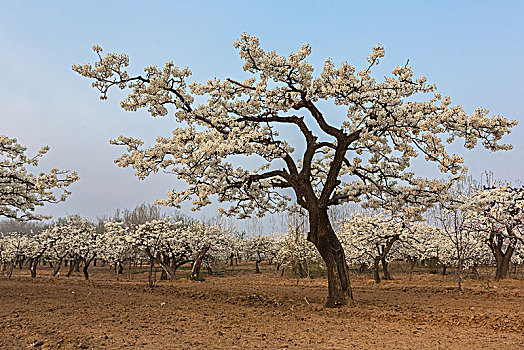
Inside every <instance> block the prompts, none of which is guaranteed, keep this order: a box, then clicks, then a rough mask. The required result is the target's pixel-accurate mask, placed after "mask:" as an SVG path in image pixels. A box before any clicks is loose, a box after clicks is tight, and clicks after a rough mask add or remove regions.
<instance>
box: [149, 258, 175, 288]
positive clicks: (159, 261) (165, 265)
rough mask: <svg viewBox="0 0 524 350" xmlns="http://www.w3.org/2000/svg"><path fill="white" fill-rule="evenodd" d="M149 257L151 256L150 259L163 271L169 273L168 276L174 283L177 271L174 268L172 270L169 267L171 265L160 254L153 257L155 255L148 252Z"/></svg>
mask: <svg viewBox="0 0 524 350" xmlns="http://www.w3.org/2000/svg"><path fill="white" fill-rule="evenodd" d="M146 253H147V255H148V256H149V259H151V260H153V261H154V262H155V263H157V264H158V265H160V266H161V267H162V269H163V271H165V272H166V273H167V275H168V276H169V278H170V279H171V280H172V281H174V280H175V270H174V269H173V268H171V266H169V263H166V262H165V261H164V260H163V259H162V257H161V256H160V253H157V255H156V256H153V254H151V252H149V251H146Z"/></svg>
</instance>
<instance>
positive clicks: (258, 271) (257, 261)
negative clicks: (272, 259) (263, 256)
mask: <svg viewBox="0 0 524 350" xmlns="http://www.w3.org/2000/svg"><path fill="white" fill-rule="evenodd" d="M261 262H262V260H258V259H257V260H256V261H255V273H260V267H259V266H258V264H260V263H261Z"/></svg>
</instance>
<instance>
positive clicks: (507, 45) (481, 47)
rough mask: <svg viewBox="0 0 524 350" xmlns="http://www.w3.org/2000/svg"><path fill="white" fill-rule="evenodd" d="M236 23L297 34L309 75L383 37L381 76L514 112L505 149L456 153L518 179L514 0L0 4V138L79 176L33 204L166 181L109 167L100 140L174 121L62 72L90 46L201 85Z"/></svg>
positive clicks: (126, 199)
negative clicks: (167, 67) (407, 77)
mask: <svg viewBox="0 0 524 350" xmlns="http://www.w3.org/2000/svg"><path fill="white" fill-rule="evenodd" d="M243 32H248V33H250V34H254V35H257V36H259V37H260V39H261V43H262V46H263V47H264V48H265V49H268V50H273V49H274V50H276V51H277V52H278V53H279V54H282V55H287V54H289V53H290V52H291V51H296V50H297V49H298V48H299V47H300V45H301V44H302V43H304V42H308V43H310V45H311V46H312V49H313V53H312V55H311V58H310V62H311V63H312V64H314V66H316V67H317V70H318V69H321V68H322V64H323V62H324V59H325V58H327V57H331V58H333V59H334V61H335V62H336V63H340V62H342V61H346V60H347V61H349V62H350V63H352V64H354V65H356V66H357V67H359V66H362V65H363V64H364V63H365V58H366V56H367V54H368V53H369V52H370V50H371V48H372V47H373V46H374V45H375V44H376V43H381V44H383V45H384V46H385V48H386V57H385V59H384V60H383V61H382V62H381V67H382V69H384V72H386V71H391V69H392V68H393V67H394V66H396V65H399V64H404V63H405V62H406V60H407V59H409V60H410V65H411V66H412V67H413V69H414V71H415V74H416V75H424V76H427V77H428V79H429V81H430V82H432V83H436V84H437V86H438V88H439V90H440V91H441V92H442V93H443V94H444V95H450V96H451V97H452V102H453V104H459V105H461V106H463V108H464V109H465V110H466V111H467V112H472V111H473V110H474V109H475V108H476V107H477V106H482V107H485V108H488V109H490V111H491V113H493V114H501V115H504V116H506V117H507V118H510V119H517V120H519V121H520V123H521V124H520V125H518V126H517V127H516V128H515V129H514V131H513V133H512V134H511V135H510V136H507V137H506V138H505V139H504V140H505V141H506V142H508V143H512V144H513V145H514V146H515V149H514V150H513V151H510V152H504V153H502V152H498V153H490V152H487V151H484V150H481V149H477V150H474V151H472V152H467V151H461V152H460V154H461V155H462V156H464V158H465V160H466V163H467V165H468V166H469V168H470V172H471V173H472V174H473V175H474V176H477V177H478V176H479V175H480V174H481V173H482V172H483V171H484V170H493V171H494V173H495V176H496V177H498V178H502V179H507V180H512V181H514V180H517V179H521V180H522V179H524V165H523V160H524V153H523V151H522V147H523V146H524V143H523V139H524V131H523V127H524V126H523V125H522V124H524V123H523V122H524V117H523V115H524V88H523V85H522V84H523V81H524V69H523V67H522V63H523V62H524V2H522V1H497V2H494V1H359V2H357V1H323V2H320V1H227V2H226V1H224V2H219V1H183V2H181V1H148V2H138V1H111V2H108V1H89V2H80V1H77V2H73V1H53V2H43V1H23V2H22V1H4V0H0V53H1V54H0V63H1V64H0V76H1V77H2V83H1V84H0V133H2V134H7V135H8V136H11V137H17V138H18V139H19V141H20V142H21V143H22V144H24V145H26V146H28V147H29V150H30V153H34V152H36V151H37V149H38V148H39V146H41V145H44V144H48V145H50V147H51V151H50V152H49V153H48V155H47V156H46V158H45V160H44V161H43V162H42V163H41V165H42V167H43V168H44V169H49V168H50V167H54V166H56V167H58V168H66V169H74V170H76V171H78V173H79V175H80V177H81V180H80V182H78V183H77V184H75V185H74V186H73V187H72V190H73V192H74V193H73V195H72V196H71V198H70V199H69V200H68V201H67V202H66V203H63V204H60V205H54V206H51V205H50V206H47V207H45V208H44V209H42V211H41V212H43V213H47V214H51V215H54V216H62V215H65V214H66V213H69V214H73V213H79V214H81V215H85V216H87V217H90V218H94V217H96V216H97V215H102V214H110V213H112V212H114V210H115V208H117V207H120V208H126V207H127V208H129V207H133V206H135V205H137V204H139V203H142V202H152V201H154V200H155V199H159V198H163V197H164V194H165V193H166V192H167V191H168V190H169V189H170V188H171V187H172V186H173V185H174V184H175V182H174V179H173V177H170V176H166V175H158V176H153V177H151V178H149V179H147V180H145V181H138V180H137V179H136V178H135V177H134V176H133V171H132V170H131V169H122V168H118V167H116V166H115V165H114V164H113V159H114V158H115V157H116V156H118V155H119V154H120V153H121V150H120V149H119V148H117V147H114V146H110V145H109V143H108V140H109V139H110V138H115V137H117V136H118V135H121V134H122V135H128V136H135V137H141V138H143V139H144V140H145V141H146V142H149V143H150V142H152V141H153V140H154V138H155V136H157V135H169V133H170V130H171V129H172V128H173V126H174V125H175V123H174V121H173V120H172V119H171V118H163V119H161V118H155V119H153V118H150V117H148V115H147V113H145V112H144V111H141V112H138V113H128V112H124V111H123V110H121V109H120V107H119V97H121V95H119V94H118V93H112V94H110V98H109V100H108V101H100V100H99V99H98V96H97V94H96V91H95V90H94V89H92V88H91V84H90V82H89V81H88V80H86V79H84V78H82V77H80V76H78V75H77V74H76V73H74V72H72V70H71V65H72V64H74V63H84V62H92V61H93V59H94V56H93V53H92V51H91V46H92V45H93V44H95V43H96V44H99V45H101V46H102V47H103V48H104V49H105V51H106V52H108V51H116V52H126V53H127V54H129V56H130V58H131V68H130V71H131V72H137V73H138V72H141V70H142V68H143V67H144V66H146V65H149V64H157V65H162V64H163V63H164V61H166V60H173V61H174V62H175V64H177V65H180V66H189V67H190V68H191V69H192V71H193V77H194V79H195V80H197V81H205V80H207V79H211V78H213V77H219V78H223V77H227V76H228V75H233V76H239V75H241V74H242V70H241V61H240V59H239V58H238V55H237V53H236V51H235V50H234V48H233V45H232V44H233V41H234V40H236V39H238V38H239V36H240V34H241V33H243ZM422 175H424V172H422ZM177 186H178V185H177ZM199 215H205V216H208V217H209V216H212V215H214V209H213V208H211V209H210V210H208V211H206V212H205V213H201V214H199Z"/></svg>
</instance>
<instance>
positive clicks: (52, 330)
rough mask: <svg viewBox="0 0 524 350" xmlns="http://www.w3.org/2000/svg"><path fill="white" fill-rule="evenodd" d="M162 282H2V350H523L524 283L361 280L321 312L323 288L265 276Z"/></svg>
mask: <svg viewBox="0 0 524 350" xmlns="http://www.w3.org/2000/svg"><path fill="white" fill-rule="evenodd" d="M235 269H236V270H232V271H226V272H227V273H222V275H223V276H208V277H207V278H206V279H205V281H204V282H192V281H189V280H188V279H185V278H181V279H180V280H178V281H175V282H164V281H161V282H158V284H157V287H156V288H155V289H154V290H153V291H151V290H149V289H148V288H147V287H146V284H145V283H144V281H141V280H139V279H143V278H144V274H141V275H138V276H136V277H135V280H133V281H127V280H126V279H125V278H123V280H122V281H120V282H117V281H115V280H114V275H112V274H111V273H110V272H109V271H108V269H107V268H102V267H96V268H94V269H93V271H92V273H91V276H92V280H90V281H84V280H82V278H81V276H80V275H77V276H73V277H71V278H64V277H60V278H52V277H51V276H50V275H49V271H47V270H46V269H45V268H43V269H41V271H40V272H39V274H40V276H39V277H37V278H35V279H31V278H30V277H28V276H27V275H26V274H23V275H20V272H19V270H15V274H14V275H13V277H12V278H11V279H7V278H5V277H0V348H1V349H26V348H40V349H120V348H129V349H361V348H364V349H382V348H384V349H459V348H460V349H524V281H522V280H520V281H519V280H508V281H503V282H500V283H493V282H490V283H489V285H488V284H487V283H486V281H474V280H467V281H466V282H465V290H464V292H458V291H456V290H455V286H454V282H453V280H452V279H451V278H444V277H441V276H438V275H428V274H424V275H415V276H414V278H413V280H412V281H409V279H408V278H407V276H404V277H402V276H400V277H399V276H397V279H395V280H393V281H385V282H384V283H381V284H380V285H376V284H374V282H373V281H372V280H370V279H367V278H363V277H360V276H357V275H355V276H354V277H355V278H354V280H353V282H352V283H353V288H354V297H355V300H356V303H355V305H354V306H352V307H348V308H344V309H338V310H333V309H324V308H323V307H322V305H323V302H324V301H325V295H326V293H327V289H326V281H325V280H324V279H321V278H318V279H313V280H310V279H307V280H300V281H298V283H297V280H296V279H295V278H292V277H280V275H279V274H278V273H277V272H275V271H273V270H270V269H269V267H266V269H265V271H264V272H263V273H262V274H259V275H256V274H254V273H252V272H251V270H249V271H248V270H246V268H244V269H242V268H235Z"/></svg>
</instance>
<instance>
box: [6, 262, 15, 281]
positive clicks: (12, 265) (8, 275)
mask: <svg viewBox="0 0 524 350" xmlns="http://www.w3.org/2000/svg"><path fill="white" fill-rule="evenodd" d="M14 267H15V264H14V263H13V262H11V263H10V264H9V268H8V270H7V278H11V276H12V275H13V268H14Z"/></svg>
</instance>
